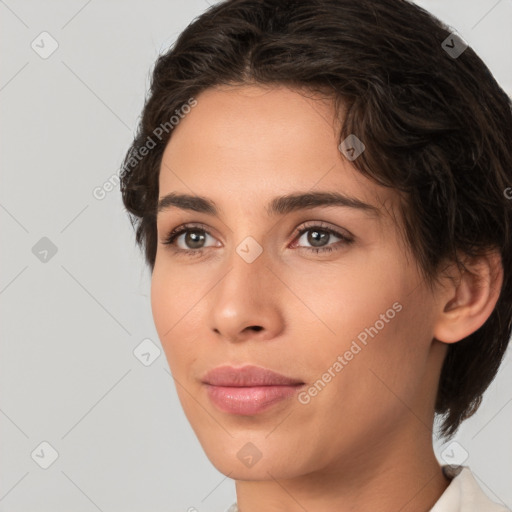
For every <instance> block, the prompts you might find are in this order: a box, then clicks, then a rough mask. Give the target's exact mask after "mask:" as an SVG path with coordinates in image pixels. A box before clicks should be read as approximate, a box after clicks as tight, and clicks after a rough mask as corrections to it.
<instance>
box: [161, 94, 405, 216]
mask: <svg viewBox="0 0 512 512" xmlns="http://www.w3.org/2000/svg"><path fill="white" fill-rule="evenodd" d="M196 100H197V105H196V106H195V107H194V108H193V109H191V111H190V112H189V113H188V114H186V115H185V116H184V117H183V119H181V120H180V122H179V124H178V125H177V126H176V127H175V128H174V130H173V132H172V136H171V138H170V140H169V143H168V145H167V147H166V149H165V152H164V155H163V158H162V164H161V169H160V197H162V196H163V195H165V194H167V193H169V192H179V193H186V194H197V195H201V196H208V197H211V198H212V199H214V201H215V202H218V203H222V202H223V201H232V202H238V204H239V206H242V207H249V206H251V207H256V205H257V204H258V205H259V204H260V203H261V202H265V203H267V202H268V201H270V200H271V199H272V198H274V197H275V196H277V195H285V194H290V193H296V192H306V191H310V192H313V191H315V190H319V191H320V190H321V191H329V190H332V191H338V192H341V193H343V194H346V195H349V196H352V197H357V198H358V199H360V200H361V201H364V202H366V203H371V204H374V205H377V206H379V207H382V206H383V205H384V204H388V203H393V202H394V201H395V200H396V197H395V196H396V194H395V193H394V191H393V190H392V189H389V188H384V187H380V186H378V185H377V184H375V183H374V182H373V181H371V180H369V179H367V178H366V177H364V176H363V175H362V174H361V173H360V172H359V171H357V170H356V169H355V168H354V167H353V166H352V165H351V163H350V162H349V161H348V160H347V159H346V158H345V157H344V156H343V155H342V154H341V153H340V151H339V149H338V143H339V140H338V138H339V126H338V124H339V123H338V121H337V120H336V116H335V111H334V106H333V102H332V100H330V99H328V98H325V97H319V96H314V95H313V94H312V93H309V94H307V95H305V94H304V93H300V92H298V91H296V90H292V89H289V88H286V87H284V86H282V87H272V88H270V87H260V86H236V87H222V88H212V89H208V90H206V91H204V92H203V93H201V94H200V95H199V96H198V97H197V98H196ZM217 198H218V201H217ZM242 203H243V204H242ZM221 207H222V205H221Z"/></svg>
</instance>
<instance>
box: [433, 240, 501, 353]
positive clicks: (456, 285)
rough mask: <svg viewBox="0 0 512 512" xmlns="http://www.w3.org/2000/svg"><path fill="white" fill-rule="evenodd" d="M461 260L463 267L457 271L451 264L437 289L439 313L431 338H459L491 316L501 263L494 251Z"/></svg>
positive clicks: (496, 293)
mask: <svg viewBox="0 0 512 512" xmlns="http://www.w3.org/2000/svg"><path fill="white" fill-rule="evenodd" d="M462 261H463V263H464V266H465V268H466V270H465V271H463V272H460V271H459V270H458V269H457V266H456V265H455V264H453V265H452V266H451V267H450V268H451V270H452V273H451V275H449V276H448V277H447V278H446V284H445V285H444V286H443V287H441V288H440V289H439V291H438V297H439V313H438V318H437V321H436V323H435V326H434V337H435V339H437V340H438V341H441V342H444V343H454V342H456V341H460V340H462V339H464V338H466V337H467V336H469V335H470V334H472V333H474V332H475V331H477V330H478V329H479V328H480V327H481V326H482V325H483V324H484V323H485V321H486V320H487V319H488V318H489V316H491V313H492V312H493V310H494V307H495V306H496V302H498V298H499V295H500V291H501V286H502V284H503V264H502V261H501V255H500V253H499V251H498V250H493V251H490V252H488V253H487V254H485V255H483V256H479V257H477V258H468V257H466V258H462ZM455 269H457V270H455Z"/></svg>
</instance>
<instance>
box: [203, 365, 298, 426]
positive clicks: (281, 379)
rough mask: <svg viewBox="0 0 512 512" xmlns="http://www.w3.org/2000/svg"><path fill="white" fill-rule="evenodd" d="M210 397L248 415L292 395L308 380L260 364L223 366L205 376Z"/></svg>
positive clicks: (225, 408)
mask: <svg viewBox="0 0 512 512" xmlns="http://www.w3.org/2000/svg"><path fill="white" fill-rule="evenodd" d="M202 383H203V385H204V386H205V387H206V392H207V395H208V398H209V399H210V401H211V402H212V403H213V405H215V406H216V407H217V408H218V409H219V410H221V411H222V412H226V413H230V414H238V415H244V416H250V415H254V414H257V413H260V412H263V411H266V410H268V409H269V408H271V407H272V406H273V405H276V404H277V403H279V402H282V401H283V400H285V399H287V398H291V397H292V396H293V395H295V393H297V391H298V390H299V389H300V388H302V387H303V386H304V385H305V383H304V382H303V381H301V380H299V379H293V378H290V377H287V376H285V375H281V374H279V373H276V372H273V371H271V370H268V369H266V368H260V367H257V366H244V367H241V368H234V367H231V366H222V367H218V368H215V369H213V370H211V371H210V372H208V373H207V374H206V375H205V376H204V377H203V380H202Z"/></svg>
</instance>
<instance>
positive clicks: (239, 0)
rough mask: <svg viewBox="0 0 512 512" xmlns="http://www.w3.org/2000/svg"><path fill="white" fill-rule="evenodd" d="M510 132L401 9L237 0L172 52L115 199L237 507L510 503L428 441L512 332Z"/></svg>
mask: <svg viewBox="0 0 512 512" xmlns="http://www.w3.org/2000/svg"><path fill="white" fill-rule="evenodd" d="M511 138H512V114H511V103H510V99H509V98H508V97H507V96H506V94H505V93H504V92H503V91H502V90H501V88H500V87H499V86H498V84H497V83H496V81H495V80H494V78H493V77H492V75H491V73H490V72H489V70H488V69H487V67H486V66H485V65H484V64H483V62H482V61H481V60H480V59H479V58H478V57H477V55H476V54H475V53H474V52H473V50H472V49H471V48H469V47H468V46H467V45H466V44H465V43H464V41H463V40H461V39H460V38H459V37H458V36H456V35H455V34H450V32H449V31H448V29H447V27H446V26H444V25H443V24H442V23H441V22H439V21H438V20H436V19H435V18H433V17H432V16H431V15H429V14H428V13H427V12H426V11H424V10H422V9H420V8H419V7H417V6H415V5H413V4H410V3H408V2H405V1H402V0H379V1H371V2H370V1H360V2H352V1H348V0H315V1H311V0H308V1H306V0H303V1H299V0H298V1H284V0H263V1H260V0H228V1H225V2H221V3H219V4H217V5H215V6H213V7H211V8H210V9H209V10H208V11H206V12H205V13H204V14H203V15H202V16H200V17H199V18H197V19H196V20H195V21H194V22H193V23H191V24H190V25H189V26H188V27H187V28H186V29H185V30H184V31H183V33H182V34H181V35H180V36H179V38H178V40H177V42H176V44H175V45H174V46H173V48H171V49H170V50H169V51H168V52H167V53H166V54H164V55H162V56H161V57H159V59H158V61H157V63H156V67H155V70H154V72H153V79H152V85H151V92H150V96H149V98H148V100H147V102H146V104H145V106H144V111H143V115H142V120H141V123H140V126H139V131H138V134H137V137H136V139H135V141H134V142H133V145H132V147H131V148H130V150H129V151H128V154H127V156H126V159H125V162H124V168H123V173H122V180H121V188H122V193H123V201H124V204H125V206H126V208H127V210H128V211H129V212H130V214H131V218H132V222H133V224H134V226H136V228H137V232H136V239H137V242H138V243H139V244H141V246H142V247H144V250H145V256H146V261H147V263H148V265H149V266H150V268H151V271H152V283H151V302H152V311H153V317H154V321H155V326H156V329H157V331H158V334H159V337H160V341H161V343H162V346H163V348H164V350H165V353H166V356H167V360H168V363H169V366H170V369H171V371H172V374H173V377H174V379H175V382H176V385H177V391H178V395H179V398H180V402H181V404H182V406H183V409H184V412H185V414H186V415H187V418H188V420H189V421H190V424H191V426H192V428H193V429H194V431H195V433H196V435H197V437H198V439H199V441H200V443H201V445H202V447H203V448H204V450H205V452H206V455H207V456H208V457H209V459H210V460H211V462H212V464H213V465H214V466H215V467H216V468H217V469H218V470H219V471H221V472H222V473H224V474H225V475H227V476H229V477H230V478H232V479H234V480H236V490H237V504H234V505H233V507H232V509H233V510H240V512H255V511H265V512H273V511H278V510H279V511H283V510H286V511H289V512H295V511H304V510H308V511H315V512H323V511H332V510H336V511H341V512H345V511H349V510H351V511H353V510H367V509H374V510H379V512H391V511H393V512H396V511H397V510H400V511H401V512H412V511H414V512H418V511H428V510H431V511H433V512H448V511H450V512H452V511H463V512H472V511H476V510H478V511H479V512H480V511H483V510H485V511H496V512H498V511H504V510H506V509H505V508H504V507H502V506H500V505H498V504H495V503H493V502H492V501H491V500H489V499H488V498H487V497H486V495H485V494H484V493H483V491H482V490H481V489H480V487H479V486H478V484H477V482H476V480H475V479H474V477H473V475H472V473H471V471H470V469H469V467H467V466H462V465H461V464H450V462H451V461H450V460H449V454H448V455H447V457H446V460H445V462H446V464H443V465H440V464H439V462H438V461H437V459H436V457H435V455H434V451H433V446H432V433H433V421H434V416H435V414H438V415H439V416H440V417H442V418H443V423H442V428H441V435H442V436H444V437H447V438H448V437H450V436H451V435H453V434H454V433H455V432H456V430H457V429H458V427H459V426H460V424H461V423H462V421H464V420H465V419H466V418H468V417H469V416H471V415H472V414H473V413H474V412H475V411H476V410H477V408H478V405H479V403H480V400H481V397H482V394H483V392H484V391H485V389H487V387H488V385H489V384H490V382H491V381H492V380H493V378H494V377H495V375H496V372H497V370H498V367H499V365H500V362H501V360H502V358H503V354H504V352H505V350H506V347H507V344H508V341H509V339H510V334H511V328H512V282H511V269H512V250H511V233H512V229H511V220H512V202H511V201H510V200H509V199H508V198H507V197H506V193H505V192H504V191H505V190H506V188H507V186H509V184H510V183H511V182H512V149H511V146H510V143H509V142H510V140H511ZM435 435H437V434H435ZM459 446H460V445H459ZM460 448H462V449H463V447H460Z"/></svg>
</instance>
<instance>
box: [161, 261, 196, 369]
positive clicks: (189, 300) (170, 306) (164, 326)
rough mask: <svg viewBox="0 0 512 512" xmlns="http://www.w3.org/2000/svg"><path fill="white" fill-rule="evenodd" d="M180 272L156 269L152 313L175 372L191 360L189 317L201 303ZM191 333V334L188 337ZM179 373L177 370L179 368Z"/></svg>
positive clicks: (193, 288)
mask: <svg viewBox="0 0 512 512" xmlns="http://www.w3.org/2000/svg"><path fill="white" fill-rule="evenodd" d="M182 281H183V278H180V276H179V275H178V273H177V272H167V271H166V270H165V269H164V268H162V266H157V265H155V268H154V270H153V275H152V279H151V311H152V314H153V321H154V324H155V328H156V330H157V333H158V336H159V339H160V342H161V344H162V348H163V349H164V351H165V354H166V357H167V359H168V362H169V366H170V368H171V371H173V374H174V369H175V367H177V366H179V365H180V364H181V362H182V361H186V360H187V358H188V352H189V350H188V348H189V347H192V346H193V344H192V343H190V334H191V333H193V332H195V331H193V330H191V329H190V324H189V322H190V319H191V318H192V316H191V315H190V314H189V313H190V311H191V310H192V309H193V307H194V304H195V303H196V302H197V300H198V299H197V297H196V294H194V290H195V289H197V287H188V286H185V283H183V282H182ZM187 333H188V334H187ZM176 369H177V368H176Z"/></svg>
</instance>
